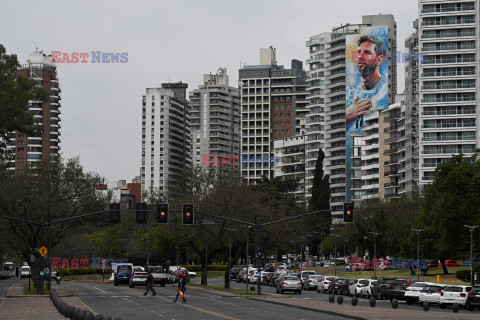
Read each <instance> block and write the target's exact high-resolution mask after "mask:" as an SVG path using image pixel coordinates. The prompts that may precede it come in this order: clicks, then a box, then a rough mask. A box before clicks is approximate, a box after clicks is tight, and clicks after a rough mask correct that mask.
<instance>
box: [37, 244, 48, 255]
mask: <svg viewBox="0 0 480 320" xmlns="http://www.w3.org/2000/svg"><path fill="white" fill-rule="evenodd" d="M38 252H40V254H41V255H42V257H43V256H45V255H46V254H47V248H45V246H43V247H41V248H40V250H38Z"/></svg>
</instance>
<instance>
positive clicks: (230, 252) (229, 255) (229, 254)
mask: <svg viewBox="0 0 480 320" xmlns="http://www.w3.org/2000/svg"><path fill="white" fill-rule="evenodd" d="M225 230H228V231H230V237H229V242H230V243H229V248H228V279H229V281H228V288H230V271H231V270H232V232H233V231H237V229H230V228H225Z"/></svg>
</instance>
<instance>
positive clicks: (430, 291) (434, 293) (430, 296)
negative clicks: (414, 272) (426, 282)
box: [418, 284, 446, 306]
mask: <svg viewBox="0 0 480 320" xmlns="http://www.w3.org/2000/svg"><path fill="white" fill-rule="evenodd" d="M445 286H446V285H445V284H436V285H434V286H427V287H425V288H424V289H422V290H420V294H419V295H418V302H419V303H420V306H423V302H425V301H428V302H429V303H437V304H438V303H439V302H440V296H441V295H442V290H443V288H445Z"/></svg>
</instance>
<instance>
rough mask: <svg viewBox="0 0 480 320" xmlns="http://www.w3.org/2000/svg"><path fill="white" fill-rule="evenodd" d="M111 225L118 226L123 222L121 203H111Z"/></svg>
mask: <svg viewBox="0 0 480 320" xmlns="http://www.w3.org/2000/svg"><path fill="white" fill-rule="evenodd" d="M108 207H109V209H110V223H112V224H116V223H120V222H121V217H120V203H110V205H109V206H108Z"/></svg>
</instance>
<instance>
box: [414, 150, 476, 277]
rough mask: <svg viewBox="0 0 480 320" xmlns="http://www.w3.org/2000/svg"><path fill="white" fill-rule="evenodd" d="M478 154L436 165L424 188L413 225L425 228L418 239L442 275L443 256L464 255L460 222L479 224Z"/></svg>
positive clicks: (464, 240) (465, 241) (465, 248)
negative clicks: (433, 259)
mask: <svg viewBox="0 0 480 320" xmlns="http://www.w3.org/2000/svg"><path fill="white" fill-rule="evenodd" d="M478 156H479V153H478V152H477V154H475V155H474V156H473V157H472V158H470V159H465V158H464V156H463V155H457V156H453V157H452V159H450V160H449V161H447V162H445V163H442V164H440V165H439V166H437V168H436V169H435V177H434V180H433V182H432V183H431V184H429V185H427V186H426V188H425V191H424V197H423V199H422V208H421V212H420V216H419V217H418V219H417V221H416V222H417V224H416V226H417V228H425V229H426V230H425V231H424V232H422V234H421V237H422V239H423V240H422V242H423V243H425V244H427V245H428V246H429V252H430V253H431V255H432V258H437V259H439V260H440V261H441V263H442V266H443V271H444V273H445V274H448V270H447V268H446V266H445V259H454V258H459V257H464V254H465V252H468V251H469V248H470V247H469V245H470V237H469V233H468V230H467V229H466V228H465V227H464V225H465V224H468V225H479V224H480V197H479V190H480V161H479V160H478ZM467 160H468V161H467Z"/></svg>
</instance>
